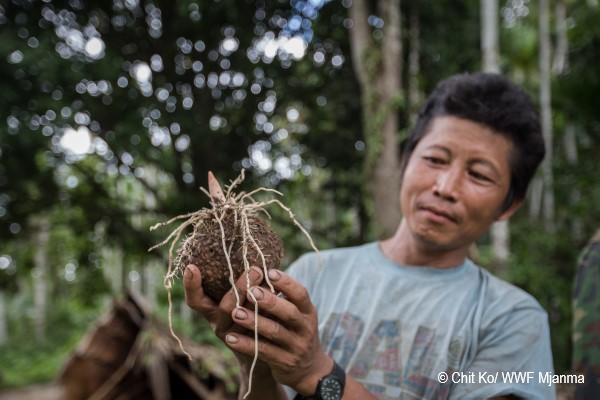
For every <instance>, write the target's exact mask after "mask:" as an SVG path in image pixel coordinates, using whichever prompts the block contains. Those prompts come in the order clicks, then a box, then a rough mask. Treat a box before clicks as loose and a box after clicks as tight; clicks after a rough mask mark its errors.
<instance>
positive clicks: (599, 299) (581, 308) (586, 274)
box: [573, 230, 600, 400]
mask: <svg viewBox="0 0 600 400" xmlns="http://www.w3.org/2000/svg"><path fill="white" fill-rule="evenodd" d="M598 285H600V230H598V231H597V232H596V234H595V235H594V236H593V237H592V239H591V240H590V241H589V243H588V244H587V245H586V246H585V248H584V249H583V250H582V251H581V254H580V256H579V263H578V265H577V272H576V275H575V285H574V288H573V372H574V373H577V374H583V375H584V378H585V382H584V383H582V384H578V385H576V386H575V398H576V399H577V400H585V399H598V398H600V296H599V294H598Z"/></svg>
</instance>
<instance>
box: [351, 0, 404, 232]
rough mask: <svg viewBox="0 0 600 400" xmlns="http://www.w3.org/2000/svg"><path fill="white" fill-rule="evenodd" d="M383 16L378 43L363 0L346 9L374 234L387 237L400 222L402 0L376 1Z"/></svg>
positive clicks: (355, 1) (356, 1) (358, 0)
mask: <svg viewBox="0 0 600 400" xmlns="http://www.w3.org/2000/svg"><path fill="white" fill-rule="evenodd" d="M377 11H378V13H379V15H380V16H381V17H382V18H385V20H384V27H383V30H382V32H383V37H382V38H381V40H379V41H377V40H374V39H373V35H372V32H371V29H370V28H369V25H368V23H367V20H368V18H369V16H370V15H371V13H370V11H369V9H368V6H367V2H366V1H365V0H354V1H353V2H352V6H351V7H350V10H349V13H350V18H351V19H352V22H353V26H352V28H351V29H350V44H351V49H352V62H353V66H354V70H355V71H356V75H357V78H358V81H359V83H360V87H361V99H362V103H363V127H364V128H363V129H364V136H365V142H366V143H367V146H368V147H367V157H366V158H367V160H366V167H365V169H366V174H365V175H366V177H367V179H368V182H369V187H370V189H371V197H370V199H371V202H372V210H373V216H374V218H375V224H376V228H375V231H376V235H377V236H383V235H389V234H391V233H393V232H394V230H395V229H396V227H397V225H398V222H399V221H400V207H399V203H398V198H399V191H400V159H399V149H398V142H399V141H398V114H397V112H396V111H397V106H398V104H397V103H399V100H400V95H401V80H400V79H401V74H402V57H401V55H402V42H401V31H400V0H378V1H377Z"/></svg>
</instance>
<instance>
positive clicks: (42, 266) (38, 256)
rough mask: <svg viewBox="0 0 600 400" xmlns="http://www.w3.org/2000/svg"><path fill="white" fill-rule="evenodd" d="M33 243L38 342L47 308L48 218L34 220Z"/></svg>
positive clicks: (35, 317)
mask: <svg viewBox="0 0 600 400" xmlns="http://www.w3.org/2000/svg"><path fill="white" fill-rule="evenodd" d="M34 226H35V233H34V238H33V243H35V253H34V256H33V257H34V259H33V261H34V267H33V271H32V276H33V304H34V326H35V329H34V330H35V338H36V340H37V341H38V343H43V342H44V341H45V340H46V309H47V308H48V292H49V287H48V279H49V273H48V267H49V261H48V241H49V239H50V220H49V219H48V217H47V216H41V217H39V218H38V219H36V221H35V222H34Z"/></svg>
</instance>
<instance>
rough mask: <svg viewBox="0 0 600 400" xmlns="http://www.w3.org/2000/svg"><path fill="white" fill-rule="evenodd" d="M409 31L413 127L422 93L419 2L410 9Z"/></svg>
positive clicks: (410, 112)
mask: <svg viewBox="0 0 600 400" xmlns="http://www.w3.org/2000/svg"><path fill="white" fill-rule="evenodd" d="M408 20H409V24H410V26H409V30H408V47H409V48H408V112H409V115H408V120H409V126H413V125H414V124H415V122H416V120H417V113H418V112H419V105H420V103H421V99H422V93H421V90H420V88H419V74H420V72H421V62H420V54H421V32H420V30H421V26H420V21H419V1H413V2H411V4H410V9H409V17H408Z"/></svg>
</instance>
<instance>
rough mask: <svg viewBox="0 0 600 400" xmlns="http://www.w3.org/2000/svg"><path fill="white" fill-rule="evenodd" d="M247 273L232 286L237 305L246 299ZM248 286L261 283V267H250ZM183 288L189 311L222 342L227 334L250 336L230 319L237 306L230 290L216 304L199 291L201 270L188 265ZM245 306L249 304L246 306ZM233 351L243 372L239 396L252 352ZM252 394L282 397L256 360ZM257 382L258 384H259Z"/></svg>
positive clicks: (247, 375) (253, 395)
mask: <svg viewBox="0 0 600 400" xmlns="http://www.w3.org/2000/svg"><path fill="white" fill-rule="evenodd" d="M246 276H247V275H246V273H244V274H242V276H240V278H239V279H238V280H237V282H236V284H235V286H236V288H237V292H238V294H239V297H240V302H242V303H243V302H245V301H246V296H247V293H246V292H247V285H248V283H247V280H246ZM248 278H249V282H250V286H254V285H259V284H260V283H261V281H262V280H263V273H262V270H261V269H260V268H256V267H253V268H251V269H250V271H249V273H248ZM183 286H184V289H185V301H186V303H187V305H188V306H190V308H192V309H194V310H196V311H198V312H199V313H200V314H201V315H202V316H203V317H204V319H206V321H207V322H208V323H209V325H210V326H211V328H212V330H213V331H214V333H215V335H216V336H217V337H218V338H220V339H221V340H223V341H225V337H226V336H227V335H229V334H235V335H252V334H253V328H252V327H251V330H252V332H250V331H248V329H247V328H245V327H243V326H240V325H238V324H236V323H234V321H233V320H232V318H231V315H232V313H233V311H234V310H235V309H236V307H237V297H236V295H235V292H234V291H233V289H231V290H229V291H228V292H227V293H226V294H225V296H223V299H221V301H220V303H219V304H217V303H216V302H215V301H214V300H213V299H211V298H210V297H208V296H206V295H205V294H204V290H203V289H202V275H201V273H200V270H199V269H198V267H196V266H195V265H188V266H187V268H186V269H185V272H184V275H183ZM246 305H247V306H249V307H252V305H250V304H248V303H246ZM229 347H231V348H232V350H233V351H234V354H235V356H236V358H237V359H238V362H239V364H240V369H241V373H242V377H241V382H240V384H241V387H240V396H241V395H244V394H245V393H246V391H247V387H248V383H249V378H250V367H251V365H252V361H253V360H254V353H241V352H237V351H235V348H233V347H232V346H229ZM252 378H253V382H254V384H253V385H252V395H251V396H250V397H249V398H257V399H258V398H270V399H277V398H285V397H284V396H285V395H284V394H283V390H282V388H281V387H280V386H279V385H278V384H277V382H275V380H274V379H273V377H272V375H271V371H270V369H269V366H268V365H267V364H266V363H264V362H262V361H260V360H258V362H257V363H256V366H255V368H254V372H253V376H252ZM257 383H260V385H258V384H257Z"/></svg>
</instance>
